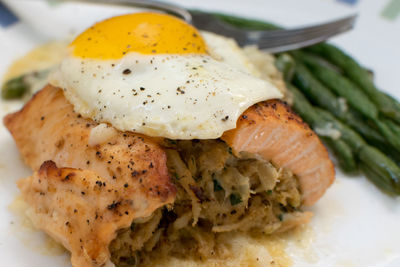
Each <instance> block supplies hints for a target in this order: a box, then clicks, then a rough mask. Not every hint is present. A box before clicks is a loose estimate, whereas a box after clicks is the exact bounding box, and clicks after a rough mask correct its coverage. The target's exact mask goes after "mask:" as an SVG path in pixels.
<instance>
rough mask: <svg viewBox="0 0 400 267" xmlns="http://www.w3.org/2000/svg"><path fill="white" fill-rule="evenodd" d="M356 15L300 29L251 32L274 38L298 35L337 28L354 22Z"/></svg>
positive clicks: (261, 36)
mask: <svg viewBox="0 0 400 267" xmlns="http://www.w3.org/2000/svg"><path fill="white" fill-rule="evenodd" d="M355 18H356V16H354V15H353V16H349V17H345V18H342V19H339V20H335V21H331V22H328V23H324V24H319V25H316V26H310V27H304V28H298V29H291V30H275V31H251V32H249V33H255V34H256V35H257V33H258V34H259V36H260V38H264V37H263V36H266V37H270V36H271V37H272V38H279V37H285V36H287V35H290V36H292V35H298V34H305V33H309V32H310V33H311V32H318V31H321V30H322V31H324V30H326V29H330V28H337V27H340V26H342V25H348V24H354V20H355Z"/></svg>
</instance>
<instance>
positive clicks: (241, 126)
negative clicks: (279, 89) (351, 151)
mask: <svg viewBox="0 0 400 267" xmlns="http://www.w3.org/2000/svg"><path fill="white" fill-rule="evenodd" d="M222 139H223V140H224V141H225V142H226V143H227V144H228V145H229V146H230V147H232V149H233V151H234V152H235V153H240V152H242V151H245V152H249V153H255V154H259V155H261V156H262V157H263V158H264V159H266V160H269V161H271V162H272V163H273V164H275V165H276V166H278V167H280V168H286V169H288V170H290V171H292V172H293V173H294V174H295V175H296V176H297V177H298V178H299V180H300V186H301V190H302V194H303V204H304V205H306V206H311V205H313V204H314V203H315V202H316V201H317V200H318V199H319V198H320V197H321V196H322V195H323V194H324V193H325V191H326V189H327V188H328V187H329V186H330V185H331V184H332V183H333V181H334V179H335V168H334V165H333V163H332V161H331V160H330V158H329V154H328V151H327V150H326V148H325V147H324V145H323V144H322V143H321V141H320V140H319V138H318V136H317V135H316V134H315V133H314V132H313V131H312V130H311V129H310V127H309V126H308V125H307V124H306V123H304V122H303V121H302V120H301V118H300V117H299V116H297V115H296V114H295V113H294V112H293V111H292V110H291V109H290V107H289V106H288V105H287V104H285V103H284V102H282V101H280V100H269V101H265V102H261V103H258V104H256V105H253V106H252V107H250V108H249V109H247V110H246V111H245V112H244V113H243V114H242V116H241V117H240V118H239V120H238V122H237V125H236V128H235V129H233V130H230V131H227V132H225V133H224V135H223V136H222Z"/></svg>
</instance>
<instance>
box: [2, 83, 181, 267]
mask: <svg viewBox="0 0 400 267" xmlns="http://www.w3.org/2000/svg"><path fill="white" fill-rule="evenodd" d="M4 124H5V125H6V127H7V128H8V129H9V131H10V132H11V134H12V136H13V137H14V140H15V142H16V144H17V147H18V149H19V151H20V153H21V154H22V157H23V159H24V161H25V162H26V163H27V164H28V165H29V166H30V167H31V168H32V169H33V170H34V171H39V172H38V173H36V174H35V175H34V177H36V178H38V177H40V176H44V177H47V176H46V171H45V170H46V168H45V167H46V166H47V165H45V166H44V167H43V166H42V168H41V169H40V167H41V165H42V164H43V163H44V162H46V161H49V160H51V161H53V162H54V163H55V164H56V166H57V167H59V168H72V169H76V170H75V171H74V173H76V175H77V177H76V179H75V180H79V178H80V177H84V178H86V179H90V180H91V182H89V181H87V183H88V184H87V187H86V186H85V183H78V184H75V185H74V187H75V189H74V190H78V189H77V188H78V187H82V188H81V192H86V190H88V191H90V190H92V191H93V188H91V183H92V182H93V181H92V180H93V179H95V178H89V177H100V178H99V179H100V181H104V182H105V183H106V185H107V186H106V187H105V188H107V190H103V191H102V192H104V193H101V194H100V195H99V199H98V201H104V202H107V203H108V205H112V203H118V202H119V201H123V200H127V199H133V198H134V201H133V202H132V203H131V207H130V210H129V215H128V216H126V217H124V218H126V220H123V223H122V222H121V221H119V220H118V219H119V217H120V216H119V213H109V215H110V216H111V215H113V216H115V217H116V218H114V219H110V222H109V228H107V229H105V228H102V227H100V228H98V229H97V231H96V232H94V233H91V235H89V236H88V235H83V236H81V237H80V238H81V239H82V240H83V239H84V240H91V242H93V241H94V242H97V241H98V240H107V241H111V240H112V238H111V237H115V230H118V229H120V227H126V225H127V224H126V223H127V222H128V221H129V222H130V223H131V222H132V220H134V219H136V218H144V217H148V216H150V215H152V213H153V212H154V211H155V210H156V209H158V208H159V207H161V206H164V205H166V204H169V203H172V202H173V201H174V199H175V195H176V188H175V186H174V184H173V183H172V182H171V179H170V176H169V174H168V169H167V165H166V154H165V152H164V150H163V149H162V148H161V147H160V146H159V145H158V144H157V143H156V142H154V141H153V140H151V139H149V138H147V137H145V136H142V135H139V134H134V133H122V132H118V131H115V133H114V134H112V135H110V136H109V137H108V139H107V140H103V142H102V143H98V144H90V143H91V142H90V139H91V137H90V136H91V131H92V130H93V129H95V128H96V126H98V125H97V123H95V122H93V121H91V120H88V119H84V118H82V117H81V116H80V115H78V114H77V113H75V112H74V111H73V107H72V105H71V104H70V103H69V102H68V101H67V100H66V98H65V97H64V95H63V92H62V91H61V90H60V89H58V88H55V87H52V86H47V87H45V88H43V89H42V90H41V91H40V92H38V93H37V94H36V95H35V96H34V97H33V98H32V99H31V100H30V101H29V102H28V103H27V104H26V105H25V106H24V108H23V109H22V110H20V111H18V112H15V113H13V114H9V115H7V116H6V117H5V118H4ZM39 169H40V170H41V171H40V170H39ZM47 169H48V168H47ZM53 169H54V168H50V170H53ZM68 171H70V170H69V169H68V170H66V171H64V170H63V169H61V174H64V172H68ZM58 175H59V174H58V172H56V171H51V172H50V176H49V177H47V178H46V179H47V180H49V179H51V180H52V184H53V188H61V190H63V189H65V181H63V180H62V179H61V178H60V177H58ZM82 175H83V176H82ZM86 176H87V177H86ZM44 177H43V178H44ZM27 179H28V180H27V181H25V182H20V186H21V188H25V189H24V190H22V191H23V192H25V193H27V192H28V191H27V190H28V189H27V188H26V187H27V185H28V184H31V183H30V182H29V180H32V179H34V178H32V177H31V178H27ZM40 180H41V179H40ZM24 184H25V185H24ZM31 190H32V189H31ZM108 190H114V191H115V192H114V193H115V194H109V193H110V192H108ZM116 190H117V191H118V192H119V191H120V190H125V191H124V192H129V194H131V196H130V197H128V196H127V195H123V197H119V195H118V192H116ZM53 193H54V192H53ZM70 194H73V193H72V192H71V193H68V194H67V192H64V193H61V195H64V196H63V197H61V198H64V199H68V201H69V202H63V205H62V206H57V207H54V208H55V211H54V212H55V213H57V214H58V216H60V218H58V220H60V221H64V223H66V222H67V221H69V220H70V216H69V214H68V213H66V212H65V211H64V210H65V209H68V207H70V206H71V207H72V206H74V205H80V203H81V202H82V201H86V200H85V198H86V196H84V195H83V193H82V195H81V198H78V197H73V198H71V199H69V198H70ZM61 195H58V197H60V196H61ZM25 197H27V199H28V200H29V199H30V198H31V197H30V196H29V194H27V195H25ZM93 199H95V198H93ZM96 199H97V198H96ZM34 200H37V201H36V202H35V201H34ZM48 201H49V200H48V199H47V198H44V197H43V198H34V199H33V201H29V203H30V204H31V205H33V206H35V207H36V209H37V208H38V207H40V206H42V205H45V203H47V202H48ZM74 201H75V202H74ZM86 204H87V205H88V207H87V209H88V210H91V211H95V210H97V209H98V208H104V207H103V206H101V207H99V206H98V205H99V203H97V202H94V201H91V202H90V201H89V202H87V203H86ZM92 215H93V213H91V214H90V216H92ZM90 216H89V217H90ZM48 223H49V224H48V225H46V224H42V226H43V225H45V226H44V228H47V229H45V230H46V231H48V232H50V231H53V230H51V229H58V228H57V226H56V225H53V224H52V222H48ZM128 225H129V224H128ZM111 230H112V231H111ZM112 232H113V233H112ZM52 235H53V236H54V235H58V236H59V237H61V236H63V234H62V232H59V233H58V234H55V233H53V234H52ZM65 238H67V237H65ZM67 240H69V239H68V238H67ZM75 241H76V240H75ZM63 244H66V243H65V242H63ZM66 247H67V248H72V247H73V244H72V243H70V244H69V246H66ZM72 252H73V251H72ZM100 252H101V253H100ZM100 252H99V253H100V254H104V251H100ZM96 255H97V252H96V253H94V254H93V255H92V254H89V256H94V257H97V256H96ZM72 257H74V255H72ZM92 259H93V262H97V261H98V260H99V259H98V258H92ZM101 259H103V258H102V256H101ZM101 261H102V260H101ZM101 261H100V262H101ZM76 266H81V265H76Z"/></svg>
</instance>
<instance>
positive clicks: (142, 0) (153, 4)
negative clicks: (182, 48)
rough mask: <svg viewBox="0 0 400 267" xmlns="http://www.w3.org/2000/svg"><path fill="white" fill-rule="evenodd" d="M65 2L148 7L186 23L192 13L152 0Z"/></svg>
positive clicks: (189, 20) (82, 0) (190, 18)
mask: <svg viewBox="0 0 400 267" xmlns="http://www.w3.org/2000/svg"><path fill="white" fill-rule="evenodd" d="M63 1H65V2H89V3H101V4H111V5H123V6H133V7H143V8H150V9H154V10H159V11H164V12H166V13H168V14H171V15H174V16H177V17H180V18H182V19H183V20H185V21H186V22H187V23H190V24H191V23H192V15H190V13H189V12H188V11H187V10H186V9H184V8H181V7H179V6H177V5H173V4H167V3H163V2H159V1H154V0H63Z"/></svg>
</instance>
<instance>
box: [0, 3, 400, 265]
mask: <svg viewBox="0 0 400 267" xmlns="http://www.w3.org/2000/svg"><path fill="white" fill-rule="evenodd" d="M3 2H5V3H6V4H8V5H9V6H10V7H11V8H12V9H13V10H14V12H15V13H16V14H18V16H19V17H20V18H22V19H23V20H24V21H23V22H19V23H16V24H13V25H12V26H10V27H8V28H0V58H1V63H0V75H2V74H3V73H4V72H5V70H6V68H7V65H8V64H10V63H11V62H12V60H13V59H15V58H16V57H18V56H21V55H22V54H24V53H25V52H27V51H29V49H31V48H32V47H34V46H35V45H37V44H39V43H42V42H44V41H46V40H49V39H52V38H62V37H65V36H67V35H74V34H76V33H78V32H79V31H80V30H82V29H84V28H85V27H87V26H89V25H90V24H92V23H93V22H95V21H98V20H101V19H103V18H106V17H109V16H112V15H116V14H122V13H127V12H128V10H126V9H121V8H111V7H101V6H97V5H78V4H63V5H59V4H55V3H54V2H55V1H49V3H47V2H43V1H30V0H20V1H14V0H7V1H5V0H3ZM174 2H176V3H179V4H184V5H185V6H187V7H197V8H203V9H208V10H217V11H224V12H230V13H234V14H238V15H243V16H248V17H254V18H258V19H265V20H270V21H274V22H276V23H278V24H281V25H284V26H295V25H300V24H307V23H318V22H322V21H326V20H329V19H334V18H338V17H341V16H344V15H346V14H349V13H354V12H356V11H357V12H359V13H360V17H359V20H358V24H357V26H356V29H355V30H354V31H352V32H351V33H348V34H345V35H343V36H340V37H338V38H336V39H335V40H333V42H334V43H336V44H339V45H340V46H341V47H342V48H344V49H345V50H347V51H348V52H349V53H351V54H352V55H353V56H354V57H356V58H357V59H358V60H360V62H362V63H363V64H364V65H366V66H369V67H371V69H373V71H374V72H375V75H376V76H375V77H376V78H375V79H376V82H377V84H378V86H380V87H381V88H382V90H385V91H388V92H390V93H391V94H392V95H394V96H396V97H397V98H400V87H399V86H398V82H397V78H398V70H399V69H400V50H399V49H398V47H400V34H399V33H400V23H399V22H400V21H399V18H398V19H397V20H393V21H389V20H385V19H384V18H382V17H381V15H380V14H381V12H382V10H383V8H384V7H385V5H387V4H388V2H389V1H372V0H369V1H368V0H363V1H361V2H360V3H358V4H357V5H356V6H351V5H346V4H343V3H337V2H335V1H320V0H303V1H296V0H284V1H279V2H278V1H262V0H253V1H249V0H248V1H238V0H237V1H215V0H205V1H204V0H203V1H201V2H199V1H195V0H186V1H184V0H181V1H178V0H176V1H174ZM342 2H357V1H350V0H348V1H344V0H342ZM0 14H1V13H0ZM0 21H1V20H0ZM49 21H51V23H49ZM29 25H30V26H29ZM35 29H36V30H35ZM37 29H40V30H41V33H40V32H38V31H37ZM19 106H20V104H19V103H18V102H7V103H6V102H2V101H0V117H3V116H4V114H6V113H7V112H10V111H12V110H15V109H17V108H18V107H19ZM26 134H29V133H26ZM30 173H31V171H30V170H29V169H28V168H27V167H25V166H24V164H23V163H22V161H21V159H20V156H19V154H18V151H17V149H16V147H15V144H14V142H13V140H12V138H11V136H10V135H9V133H8V132H7V131H6V129H5V128H4V126H2V125H1V126H0V218H1V220H0V266H16V267H19V266H21V267H25V266H32V267H35V266H38V267H39V266H70V263H69V259H68V255H66V253H55V252H54V251H55V249H54V248H52V249H50V248H49V247H50V245H49V241H48V239H46V237H45V235H44V234H42V233H40V232H37V231H34V230H29V229H27V228H26V227H21V226H20V224H21V221H20V220H21V217H20V216H18V215H16V214H15V213H13V212H12V210H15V208H14V209H10V208H9V206H10V204H11V203H13V202H14V200H15V197H16V196H17V195H18V190H17V188H16V185H15V181H16V180H17V179H19V178H22V177H25V176H28V175H29V174H30ZM14 206H15V205H14ZM311 210H312V211H313V212H314V213H315V216H314V218H313V220H312V222H311V224H310V225H309V226H308V227H307V229H308V230H306V233H305V234H302V235H299V238H301V239H302V241H301V242H299V241H296V240H290V241H287V242H286V245H285V250H286V254H287V255H288V256H289V257H290V258H291V260H292V262H293V266H310V265H313V266H324V267H325V266H327V267H329V266H393V267H394V266H400V245H399V240H400V228H399V222H400V202H399V199H397V198H390V197H388V196H386V195H384V194H382V193H381V192H380V191H379V190H377V189H376V188H375V187H374V186H373V185H372V184H371V183H369V182H368V181H367V180H366V179H365V178H364V177H361V176H360V177H346V176H344V175H343V174H341V173H340V172H338V173H337V180H336V182H335V183H334V184H333V186H332V187H331V188H330V189H329V190H328V192H327V194H326V195H325V196H324V197H323V198H322V199H321V201H319V202H318V203H317V205H315V206H314V207H313V208H312V209H311ZM22 223H23V222H22Z"/></svg>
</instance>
